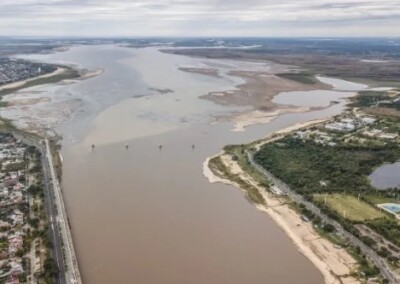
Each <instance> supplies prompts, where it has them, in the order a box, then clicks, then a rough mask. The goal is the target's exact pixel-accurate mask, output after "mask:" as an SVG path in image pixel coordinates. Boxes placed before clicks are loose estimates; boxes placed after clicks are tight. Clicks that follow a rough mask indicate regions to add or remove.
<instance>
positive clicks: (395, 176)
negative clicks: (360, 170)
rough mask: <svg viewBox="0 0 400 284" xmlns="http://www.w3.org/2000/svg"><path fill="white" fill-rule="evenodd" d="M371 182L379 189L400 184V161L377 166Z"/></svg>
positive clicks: (371, 176)
mask: <svg viewBox="0 0 400 284" xmlns="http://www.w3.org/2000/svg"><path fill="white" fill-rule="evenodd" d="M369 178H370V180H371V184H372V186H373V187H375V188H378V189H388V188H391V187H399V186H400V162H397V163H394V164H386V165H383V166H381V167H379V168H377V169H376V170H375V171H374V172H373V173H372V174H371V175H370V176H369Z"/></svg>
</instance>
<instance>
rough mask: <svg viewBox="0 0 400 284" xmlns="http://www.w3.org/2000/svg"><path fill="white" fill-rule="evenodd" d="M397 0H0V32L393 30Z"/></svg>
mask: <svg viewBox="0 0 400 284" xmlns="http://www.w3.org/2000/svg"><path fill="white" fill-rule="evenodd" d="M399 27H400V1H399V0H197V1H196V0H0V35H11V36H12V35H37V36H400V28H399Z"/></svg>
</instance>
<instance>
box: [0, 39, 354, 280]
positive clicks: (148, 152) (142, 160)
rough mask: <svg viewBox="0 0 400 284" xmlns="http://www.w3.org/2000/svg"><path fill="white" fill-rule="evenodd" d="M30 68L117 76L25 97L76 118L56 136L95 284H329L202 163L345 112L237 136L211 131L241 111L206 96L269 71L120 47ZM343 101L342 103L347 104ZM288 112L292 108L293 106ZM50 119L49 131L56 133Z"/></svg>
mask: <svg viewBox="0 0 400 284" xmlns="http://www.w3.org/2000/svg"><path fill="white" fill-rule="evenodd" d="M28 58H29V59H37V60H41V61H47V62H62V63H72V62H73V63H76V64H78V65H79V66H81V67H85V68H92V69H93V68H103V69H104V70H105V72H104V73H103V74H102V75H100V76H98V77H96V78H91V79H88V80H85V81H80V82H75V83H71V84H64V85H57V84H56V85H54V84H53V85H46V86H39V87H34V88H29V89H26V90H24V91H23V92H24V93H23V94H22V95H26V94H27V93H28V94H30V95H32V96H33V95H39V96H46V97H48V98H50V100H47V101H43V102H40V103H38V104H36V105H34V106H32V107H30V108H29V111H31V113H30V114H29V115H30V117H32V116H33V117H35V115H36V114H37V113H39V114H40V113H42V112H43V111H44V110H46V111H49V110H51V109H53V112H51V113H52V114H53V115H57V109H58V108H59V107H60V105H62V106H63V107H64V108H66V109H68V110H69V112H68V115H65V114H64V113H61V114H60V117H59V119H56V120H55V121H56V122H54V124H52V125H51V127H54V128H56V129H57V131H58V132H59V133H60V134H62V135H63V137H64V141H63V150H62V155H63V158H64V165H63V180H62V186H63V193H64V196H65V200H66V205H67V211H68V214H69V218H70V223H71V226H72V234H73V239H74V243H75V247H76V250H77V255H78V259H79V266H80V268H81V273H82V276H83V280H84V282H85V283H89V284H90V283H93V284H102V283H107V284H108V283H141V284H146V283H148V284H151V283H154V284H159V283H165V284H167V283H171V284H179V283H182V284H183V283H185V284H186V283H194V284H195V283H199V284H200V283H201V284H202V283H208V284H212V283H215V284H217V283H218V284H223V283H229V284H234V283H238V284H239V283H277V284H279V283H282V284H283V283H297V284H301V283H304V284H313V283H323V277H322V275H321V273H320V272H319V271H318V270H317V269H316V268H315V267H314V266H313V265H312V264H311V262H310V261H309V260H307V259H306V258H305V257H304V256H303V255H302V254H300V253H299V252H298V250H297V249H296V247H295V246H294V245H293V244H292V243H291V241H290V240H289V238H288V237H287V236H286V235H285V234H284V233H283V231H282V230H281V229H279V228H278V226H277V225H276V224H275V223H274V222H273V221H272V220H271V219H270V218H269V217H268V216H267V215H265V214H263V213H260V212H259V211H257V210H256V209H255V207H254V206H253V205H252V204H250V203H249V202H248V201H247V200H246V199H245V198H244V197H243V195H242V193H241V192H240V191H239V190H237V189H235V188H233V187H232V186H227V185H223V184H210V183H209V182H208V180H207V179H206V178H205V177H204V176H203V174H202V163H203V162H204V160H205V159H206V158H207V157H209V156H211V155H213V154H215V153H217V152H219V151H220V149H221V148H222V147H223V146H224V145H226V144H231V143H245V142H249V141H250V140H253V139H257V138H261V137H264V136H266V135H268V134H270V133H272V132H274V131H276V130H279V129H282V128H284V127H287V126H291V125H293V124H295V123H299V122H304V121H307V120H310V119H316V118H325V117H327V116H331V115H335V114H338V113H340V112H341V110H342V109H343V106H344V101H342V100H340V103H338V104H334V105H332V106H330V107H329V108H327V109H325V110H319V111H313V112H308V113H293V114H286V115H281V116H280V117H278V118H277V119H275V120H273V121H272V122H270V123H268V124H264V125H256V126H251V127H248V128H247V129H246V131H245V132H232V131H231V130H232V128H233V125H232V124H231V123H229V122H219V123H212V124H210V122H211V121H213V118H214V117H215V116H217V115H221V114H226V113H229V112H231V111H232V110H238V108H237V107H236V108H234V109H233V108H232V107H226V106H218V105H215V104H213V103H212V102H209V101H207V100H201V99H198V96H200V95H203V94H206V93H207V92H209V91H216V90H218V91H220V90H229V89H232V88H233V87H234V86H235V85H237V84H238V83H240V82H241V81H240V79H238V78H234V77H230V76H229V75H227V73H228V71H229V70H232V69H256V70H258V69H259V68H263V67H262V65H260V63H243V62H239V61H218V60H205V59H196V58H189V57H183V56H177V55H170V54H164V53H161V52H159V51H158V50H156V49H154V48H149V49H129V48H121V47H115V46H77V47H72V48H71V49H70V50H69V51H66V52H61V53H55V54H48V55H32V56H28ZM184 66H190V67H193V66H195V67H199V66H219V67H218V68H220V71H221V72H222V74H223V76H222V78H214V77H210V76H204V75H199V74H189V73H185V72H182V71H179V70H178V68H179V67H184ZM264 67H265V68H268V66H264ZM335 83H337V82H336V81H335ZM151 88H157V89H170V90H172V91H173V92H171V93H163V94H161V93H158V92H157V91H154V90H150V89H151ZM334 94H335V93H334V91H331V92H330V93H329V95H330V98H332V99H335V100H338V99H339V98H341V97H343V94H342V93H340V92H337V93H336V94H337V96H334ZM20 95H21V94H20ZM300 95H301V94H300ZM348 95H349V93H346V94H345V95H344V96H345V97H347V96H348ZM309 99H312V98H309ZM281 103H282V102H281ZM283 103H286V104H290V96H289V97H288V98H287V101H285V100H284V101H283ZM323 103H324V104H325V103H326V102H325V100H323ZM22 110H23V109H22V108H18V107H17V106H16V107H14V108H11V109H9V110H7V111H3V113H2V115H5V114H6V115H7V114H8V115H9V116H10V117H22V115H21V112H22ZM24 110H25V111H27V110H26V108H24ZM42 116H43V120H40V119H42V118H39V122H38V123H49V118H48V115H47V116H46V115H44V114H43V115H42ZM50 122H52V120H51V121H50ZM92 143H95V144H96V147H95V149H94V150H91V147H90V145H91V144H92ZM126 144H128V145H129V149H126V148H125V145H126ZM192 144H195V148H194V149H192ZM159 145H162V149H161V150H160V149H159ZM300 222H301V221H300V218H299V223H300Z"/></svg>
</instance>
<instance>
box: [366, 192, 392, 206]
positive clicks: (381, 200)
mask: <svg viewBox="0 0 400 284" xmlns="http://www.w3.org/2000/svg"><path fill="white" fill-rule="evenodd" d="M364 198H365V199H366V200H368V201H369V202H372V203H374V204H382V203H400V202H399V200H398V199H397V198H393V197H386V196H380V195H373V194H368V195H366V196H365V197H364Z"/></svg>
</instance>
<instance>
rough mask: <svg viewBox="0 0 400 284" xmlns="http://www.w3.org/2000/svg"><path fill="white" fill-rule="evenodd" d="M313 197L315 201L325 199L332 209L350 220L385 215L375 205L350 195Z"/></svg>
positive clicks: (316, 195)
mask: <svg viewBox="0 0 400 284" xmlns="http://www.w3.org/2000/svg"><path fill="white" fill-rule="evenodd" d="M313 198H314V200H315V201H317V202H325V199H326V204H327V205H328V206H329V207H330V208H331V209H332V210H334V211H336V213H338V214H346V218H347V219H349V220H351V221H365V220H371V219H377V218H383V217H385V215H384V214H383V213H382V212H380V211H379V210H378V209H376V208H375V207H373V206H371V205H369V204H367V203H365V202H363V201H361V200H358V199H357V198H356V197H354V196H351V195H344V194H315V195H314V196H313Z"/></svg>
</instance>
